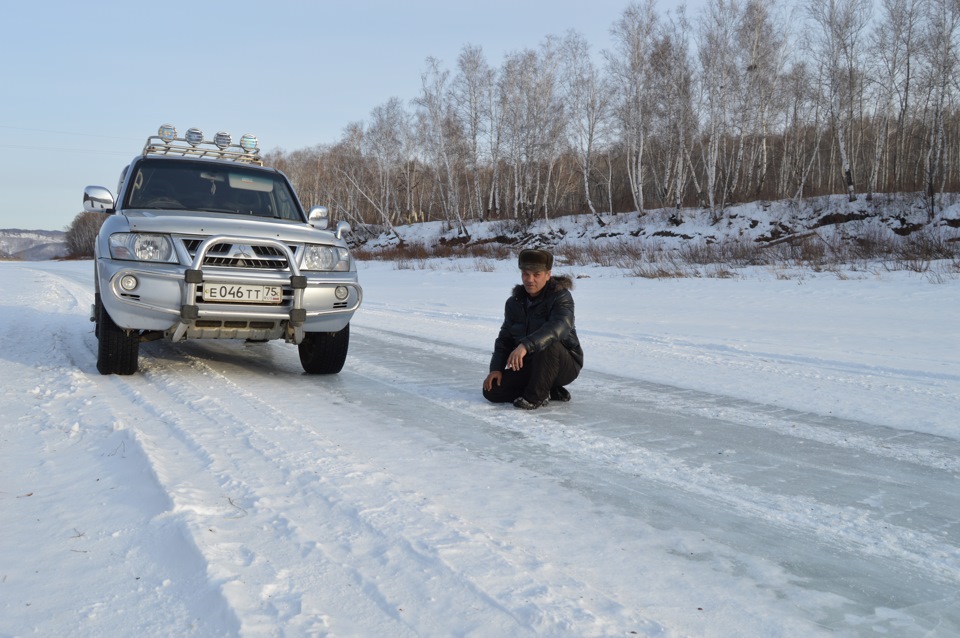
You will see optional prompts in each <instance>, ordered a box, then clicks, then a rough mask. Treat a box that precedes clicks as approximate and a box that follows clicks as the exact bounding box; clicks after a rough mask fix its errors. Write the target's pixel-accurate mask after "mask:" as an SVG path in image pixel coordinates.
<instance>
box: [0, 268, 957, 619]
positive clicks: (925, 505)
mask: <svg viewBox="0 0 960 638" xmlns="http://www.w3.org/2000/svg"><path fill="white" fill-rule="evenodd" d="M0 268H2V273H0V274H2V275H3V277H2V283H0V290H2V292H3V299H5V301H4V302H3V304H2V305H0V313H2V314H0V317H2V332H0V352H2V356H3V358H4V359H5V364H6V365H5V366H4V371H3V372H2V379H3V402H2V405H3V408H4V409H3V415H4V416H3V418H2V423H3V429H2V437H3V438H2V441H0V444H2V446H3V449H4V463H3V465H4V470H3V474H2V477H3V478H2V484H0V508H2V509H0V515H2V516H3V519H4V520H5V521H8V524H6V525H5V527H6V531H5V532H4V536H3V538H4V542H3V545H2V548H0V579H2V583H0V635H2V636H7V635H9V636H19V635H25V634H33V633H36V634H38V635H53V634H59V635H66V634H69V635H81V636H101V635H121V634H122V635H132V634H134V633H141V634H146V635H178V636H184V635H196V636H215V635H216V636H219V635H225V636H229V635H249V636H259V635H277V636H279V635H286V636H301V635H311V636H313V635H318V636H326V635H329V636H371V635H383V636H447V635H476V636H629V635H640V636H747V635H750V636H816V635H832V636H835V635H840V636H873V635H895V636H904V637H910V636H953V635H960V611H958V610H960V549H958V548H960V502H958V499H957V498H956V487H957V480H958V478H960V442H958V441H957V438H956V437H950V436H939V435H936V434H931V433H922V432H916V431H910V430H909V429H906V428H903V427H892V426H890V425H880V424H876V423H868V422H864V421H859V420H854V419H851V418H848V417H846V416H844V417H838V416H834V415H831V414H828V413H827V412H828V411H827V410H823V409H811V410H804V409H798V408H797V407H785V406H784V404H783V402H777V401H775V400H773V398H771V400H763V398H764V397H765V396H766V395H767V394H768V392H770V390H771V389H772V390H773V392H775V391H776V389H777V388H778V387H779V386H778V385H777V384H778V383H779V381H778V380H777V375H778V374H779V375H780V376H783V377H791V378H793V377H796V376H797V368H796V363H795V362H794V361H791V362H790V363H789V364H786V363H782V361H785V360H786V359H787V358H788V357H786V356H783V357H780V358H779V359H778V358H776V357H773V358H771V357H769V356H767V357H764V358H763V359H762V364H761V363H760V362H758V364H757V365H758V366H760V365H762V366H763V375H769V376H770V382H769V385H768V386H766V387H764V386H760V387H756V388H754V389H753V394H752V395H749V394H748V395H746V396H747V397H750V396H753V397H755V398H752V399H751V398H744V396H743V395H741V396H740V398H734V396H731V395H724V394H719V393H714V392H704V391H701V390H698V389H683V388H680V387H678V386H677V385H668V384H662V383H656V382H653V381H649V380H643V379H642V378H638V377H637V376H635V375H628V376H624V375H622V374H612V373H611V372H610V370H611V369H615V368H617V363H618V361H617V359H616V357H615V355H605V358H604V359H603V361H602V362H601V363H603V364H605V365H597V366H595V367H593V368H591V365H590V354H591V350H590V348H589V346H588V345H586V344H590V343H591V342H592V343H594V344H595V345H596V347H595V349H594V352H605V351H606V350H605V348H607V347H608V344H607V342H606V341H604V338H605V337H604V335H602V334H599V333H598V332H597V333H594V332H592V331H591V328H590V326H589V325H588V324H587V323H586V322H584V321H582V320H581V321H580V325H579V328H580V330H581V332H582V335H581V337H582V339H583V340H584V342H585V347H586V349H587V357H588V367H587V369H586V370H585V371H584V374H583V375H582V376H581V378H580V379H579V380H578V381H577V382H576V383H575V384H574V385H572V386H571V391H572V392H573V394H574V400H573V401H572V402H571V403H570V404H565V405H552V406H548V407H547V408H545V409H542V410H539V411H536V412H523V411H517V410H514V409H513V408H512V407H504V406H494V405H490V404H487V403H485V402H484V401H483V399H482V398H481V397H480V392H479V385H480V382H481V380H482V378H483V376H484V374H485V371H486V363H487V360H488V357H489V346H484V345H483V344H486V343H487V342H489V343H490V344H492V339H493V336H494V335H495V332H496V329H497V327H498V325H499V316H498V311H499V309H500V308H502V298H504V297H505V294H506V290H507V289H508V287H509V285H510V284H507V288H506V289H505V288H504V284H503V281H504V278H503V277H502V276H501V277H500V278H499V280H498V282H497V285H494V286H492V287H491V290H492V292H490V293H489V294H490V295H491V296H493V297H496V298H497V299H498V302H497V303H492V304H489V307H488V308H487V310H486V311H483V310H481V306H480V305H479V304H478V305H477V306H473V305H471V304H469V303H463V304H458V303H456V302H455V301H453V300H451V299H450V295H452V294H456V293H457V290H458V285H457V284H452V285H450V286H449V288H444V287H443V286H444V285H446V282H447V280H446V279H444V278H443V277H441V276H440V275H436V276H433V277H424V273H419V272H407V273H402V272H401V273H396V272H391V271H386V270H383V271H375V272H371V273H368V276H367V278H366V279H365V280H363V279H362V283H363V284H364V285H365V287H366V288H367V300H368V301H367V306H365V308H363V309H361V312H360V314H359V315H358V316H357V318H356V319H355V321H354V324H353V330H352V341H351V344H350V354H349V357H348V360H347V367H346V368H345V370H344V371H343V372H342V373H341V374H339V375H336V376H332V377H311V376H307V375H304V374H302V371H301V368H300V364H299V361H298V360H297V352H296V348H294V347H291V346H288V345H284V344H280V343H270V344H248V343H239V342H230V341H222V342H188V343H184V344H169V343H165V342H155V343H150V344H144V345H143V347H142V349H141V354H142V360H141V373H140V374H138V375H135V376H131V377H118V376H110V377H104V376H100V375H99V374H97V372H96V367H95V352H96V338H95V337H94V335H93V332H92V324H90V323H88V322H87V321H86V316H87V313H88V307H89V304H90V303H91V301H92V290H91V286H92V277H91V276H90V265H89V264H42V265H31V264H0ZM404 275H405V276H406V277H407V278H408V279H409V283H407V284H406V286H407V288H406V293H405V294H406V295H407V296H408V297H409V298H410V303H409V305H403V304H397V303H394V302H388V301H385V300H378V295H377V294H376V292H377V289H378V286H383V287H384V288H385V287H386V286H393V287H396V286H397V281H398V280H399V279H402V277H403V276H404ZM488 276H493V275H489V274H488ZM509 276H510V275H508V276H507V279H508V280H509ZM424 279H429V281H427V282H425V281H424ZM381 282H382V283H381ZM423 286H426V287H427V288H431V287H434V289H432V290H428V291H427V292H426V293H423V295H424V297H423V298H424V299H427V301H422V300H418V299H419V298H417V297H416V295H417V294H418V293H416V292H415V291H417V290H418V289H420V288H422V287H423ZM583 288H585V289H586V290H584V292H583V299H585V300H586V299H589V298H590V295H591V290H590V289H589V286H588V285H584V286H583ZM385 298H386V296H384V299H385ZM578 304H579V305H578V309H579V308H581V307H583V306H585V305H586V304H583V303H582V302H581V298H580V297H578ZM841 310H842V309H841ZM580 316H581V315H580V314H578V317H580ZM621 319H622V321H623V322H624V323H630V322H634V321H636V320H637V318H636V317H635V316H632V315H631V311H630V310H629V309H626V310H625V312H624V313H623V315H622V316H621ZM949 320H950V317H949V316H948V317H947V318H946V321H947V322H949ZM414 324H416V325H415V327H414ZM678 330H680V328H678ZM624 331H626V328H625V329H624ZM620 336H622V335H612V336H611V338H612V339H614V340H616V338H619V337H620ZM625 345H626V344H625ZM734 350H738V349H737V348H735V349H734ZM626 352H627V350H626V349H625V350H624V356H627V355H626ZM691 352H693V353H694V354H697V353H699V354H697V356H699V358H700V359H701V360H702V361H703V365H708V366H709V365H711V364H713V365H718V366H719V365H728V364H729V362H730V361H733V359H730V360H724V361H720V359H721V357H724V356H727V355H721V354H715V351H714V350H711V349H709V348H705V347H699V348H694V349H693V350H683V351H678V352H677V356H678V357H684V356H690V354H691ZM649 354H650V356H655V353H652V352H651V353H649ZM729 356H732V357H736V361H735V362H737V363H738V365H741V366H742V365H745V364H746V363H748V362H749V361H751V358H750V357H748V356H746V355H740V354H737V353H734V354H733V355H729ZM951 356H955V355H949V354H948V355H944V357H943V358H942V359H941V360H938V361H935V362H933V364H931V366H930V368H932V369H933V370H934V372H931V371H930V369H928V368H924V367H922V366H920V365H919V364H917V365H913V366H912V367H910V366H907V367H903V366H901V367H897V368H896V369H895V370H894V369H893V367H892V366H891V371H890V372H888V373H887V374H886V375H884V374H881V373H878V372H877V369H876V368H875V367H872V366H867V365H866V364H865V363H864V362H863V361H860V360H851V361H846V362H845V363H844V364H843V365H837V361H830V362H828V363H824V362H823V361H825V359H823V358H817V357H811V359H812V360H814V359H815V360H816V361H819V363H814V364H810V365H808V366H806V367H805V368H803V369H802V370H803V371H804V372H805V373H806V375H807V376H810V377H818V378H824V377H825V376H827V375H826V374H825V373H824V372H823V371H824V370H825V369H827V368H829V369H830V370H831V372H830V374H832V375H834V377H835V378H836V383H837V384H840V385H843V386H845V387H852V386H858V387H863V388H865V390H864V392H868V391H869V387H868V386H870V385H871V384H873V386H876V387H880V388H883V387H884V386H886V391H887V392H889V393H891V394H892V395H894V396H900V395H903V396H906V395H918V396H925V397H928V398H927V399H925V400H924V401H922V403H923V404H924V405H926V406H927V407H928V409H929V410H928V411H929V412H931V413H933V414H936V412H937V410H938V409H939V410H941V411H942V410H943V409H949V408H950V406H952V404H951V403H949V402H950V401H951V400H953V399H952V398H951V397H952V395H951V390H952V389H953V388H954V387H955V384H957V383H958V381H960V379H958V378H957V377H956V375H955V374H954V373H955V368H954V367H953V365H954V362H953V360H952V359H951V358H950V357H951ZM778 361H779V362H778ZM942 364H943V365H942ZM621 367H623V368H624V369H627V368H628V367H629V366H626V365H623V366H621ZM867 367H870V373H869V374H862V375H861V374H860V373H859V372H858V369H865V368H867ZM601 370H607V371H606V372H604V371H601ZM868 377H869V378H868ZM878 377H879V378H878ZM904 379H914V380H915V381H914V382H910V383H908V382H907V381H905V380H904ZM809 396H810V402H811V404H812V405H813V406H814V407H818V406H819V404H818V403H816V401H815V400H814V398H813V395H812V393H811V394H810V395H809ZM931 396H934V397H936V396H942V397H944V398H943V399H930V398H929V397H931ZM840 398H842V396H841V397H840ZM937 401H941V402H940V403H938V402H937ZM938 406H939V407H938ZM944 406H946V407H944ZM891 418H893V417H891ZM930 423H931V425H930V426H929V428H928V429H933V428H934V427H935V426H936V425H937V423H939V422H938V421H936V419H932V420H930Z"/></svg>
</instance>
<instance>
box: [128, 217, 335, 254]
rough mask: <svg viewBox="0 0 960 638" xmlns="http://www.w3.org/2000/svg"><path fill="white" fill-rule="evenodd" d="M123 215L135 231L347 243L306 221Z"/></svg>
mask: <svg viewBox="0 0 960 638" xmlns="http://www.w3.org/2000/svg"><path fill="white" fill-rule="evenodd" d="M122 214H123V215H124V216H125V217H126V218H127V223H128V224H129V225H130V230H131V231H132V232H141V233H168V234H172V235H196V236H202V237H209V236H211V235H239V236H242V237H259V238H264V239H277V240H280V241H284V242H298V243H299V242H303V243H320V244H334V245H338V246H344V245H346V244H345V242H344V241H343V240H340V239H337V238H336V235H334V234H333V232H331V231H328V230H319V229H317V228H314V227H313V226H311V225H309V224H307V223H304V222H295V221H289V220H282V219H269V220H268V219H263V218H257V217H237V216H235V215H219V214H216V213H196V212H180V211H154V210H149V211H123V213H122Z"/></svg>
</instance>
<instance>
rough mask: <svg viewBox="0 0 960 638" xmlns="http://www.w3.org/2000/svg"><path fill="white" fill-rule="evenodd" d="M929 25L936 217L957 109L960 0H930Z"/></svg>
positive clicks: (928, 163) (929, 166)
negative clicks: (951, 118) (949, 120)
mask: <svg viewBox="0 0 960 638" xmlns="http://www.w3.org/2000/svg"><path fill="white" fill-rule="evenodd" d="M928 6H929V13H928V18H927V24H926V29H925V30H926V34H925V46H924V47H923V51H924V57H925V58H926V69H927V72H926V82H925V84H926V86H927V92H928V95H929V104H930V108H929V109H928V113H929V115H928V120H927V150H926V155H925V158H924V173H925V180H924V181H925V190H926V193H927V197H928V198H929V214H930V218H931V219H932V218H933V215H934V212H935V207H936V196H937V193H941V192H943V190H944V182H945V181H946V175H947V171H946V166H945V165H944V160H945V157H946V154H945V149H944V146H945V144H946V131H945V119H946V117H947V113H948V111H956V106H957V105H956V97H957V95H956V91H957V88H958V87H957V73H958V69H960V66H958V59H957V44H958V43H957V36H958V32H960V0H930V2H929V5H928Z"/></svg>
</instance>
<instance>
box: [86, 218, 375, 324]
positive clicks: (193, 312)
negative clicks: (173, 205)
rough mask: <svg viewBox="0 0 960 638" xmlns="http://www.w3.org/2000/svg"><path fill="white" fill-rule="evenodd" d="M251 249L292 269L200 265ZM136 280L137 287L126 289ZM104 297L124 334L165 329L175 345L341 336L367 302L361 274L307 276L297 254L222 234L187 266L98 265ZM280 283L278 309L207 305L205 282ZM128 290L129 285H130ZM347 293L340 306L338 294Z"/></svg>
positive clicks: (209, 240) (263, 241) (276, 243)
mask: <svg viewBox="0 0 960 638" xmlns="http://www.w3.org/2000/svg"><path fill="white" fill-rule="evenodd" d="M243 242H246V243H250V242H255V243H257V244H259V245H264V246H270V247H273V248H275V249H276V250H280V251H283V253H284V254H285V255H286V257H287V263H288V264H289V270H273V269H267V270H261V269H254V268H224V267H217V266H207V267H202V264H203V263H204V259H205V257H206V255H207V252H208V251H209V250H210V248H211V247H212V246H215V245H217V244H221V243H243ZM127 275H131V276H133V277H135V278H136V286H135V287H133V288H132V289H129V290H127V289H124V288H123V287H122V286H121V285H120V281H121V279H123V278H124V277H125V276H127ZM97 278H98V289H99V292H100V299H101V302H102V303H103V305H104V308H105V309H106V310H107V312H108V313H109V314H110V317H111V318H112V319H113V321H114V322H115V323H116V324H117V325H118V326H120V327H121V328H125V329H130V330H141V331H160V332H163V333H164V336H166V337H167V338H170V339H172V340H174V341H179V340H181V339H185V338H259V339H274V338H279V337H281V336H283V337H284V338H285V339H286V340H288V341H292V342H295V343H299V342H300V341H302V340H303V334H304V332H337V331H339V330H341V329H343V327H344V326H346V325H347V324H348V323H349V322H350V319H351V318H352V317H353V314H354V313H355V312H356V310H357V308H359V307H360V303H361V302H362V300H363V290H362V288H361V287H360V285H359V284H358V283H357V274H356V272H323V273H319V272H312V271H311V272H307V273H306V274H303V273H301V272H300V269H299V268H298V267H297V265H296V259H295V258H294V255H293V252H292V250H291V249H290V248H289V247H288V246H287V245H286V244H284V243H282V242H280V241H276V240H270V239H256V240H254V239H252V238H250V237H239V236H227V235H219V236H215V237H209V238H207V239H205V240H204V241H203V242H202V243H201V244H200V246H199V247H198V248H197V250H196V253H195V255H194V258H193V262H192V263H191V265H190V266H189V267H185V266H183V265H181V264H159V263H148V262H131V261H120V260H114V259H106V258H100V259H98V260H97ZM204 282H209V283H217V284H227V285H231V284H246V285H276V286H281V287H282V288H283V291H284V295H283V301H282V302H281V303H280V304H252V303H223V302H205V301H204V300H203V299H202V293H201V291H202V288H203V286H202V284H203V283H204ZM128 287H129V286H128ZM337 287H344V288H345V289H346V290H347V292H348V294H347V296H346V298H345V299H343V300H340V299H337V297H336V296H335V294H334V291H335V290H336V289H337Z"/></svg>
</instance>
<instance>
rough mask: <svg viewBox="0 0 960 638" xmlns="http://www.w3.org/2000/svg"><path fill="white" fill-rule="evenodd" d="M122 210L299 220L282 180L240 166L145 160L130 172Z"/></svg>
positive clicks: (298, 209) (287, 186) (296, 207)
mask: <svg viewBox="0 0 960 638" xmlns="http://www.w3.org/2000/svg"><path fill="white" fill-rule="evenodd" d="M130 180H131V181H130V186H129V188H128V189H127V195H126V198H127V201H126V207H127V208H145V209H166V210H198V211H210V212H214V213H232V214H235V215H253V216H257V217H273V218H276V219H290V220H294V221H303V214H302V212H301V209H300V205H299V203H298V202H297V199H296V197H295V196H294V194H293V191H292V190H291V189H290V186H289V185H288V184H287V181H286V180H285V179H284V178H283V177H282V176H281V175H279V174H277V173H270V172H265V171H258V170H255V169H250V168H247V167H245V166H243V165H233V164H213V163H211V162H189V161H163V160H161V161H151V160H149V159H147V160H144V161H142V162H140V163H139V164H138V165H137V168H136V172H135V173H134V174H133V175H132V176H130Z"/></svg>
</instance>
